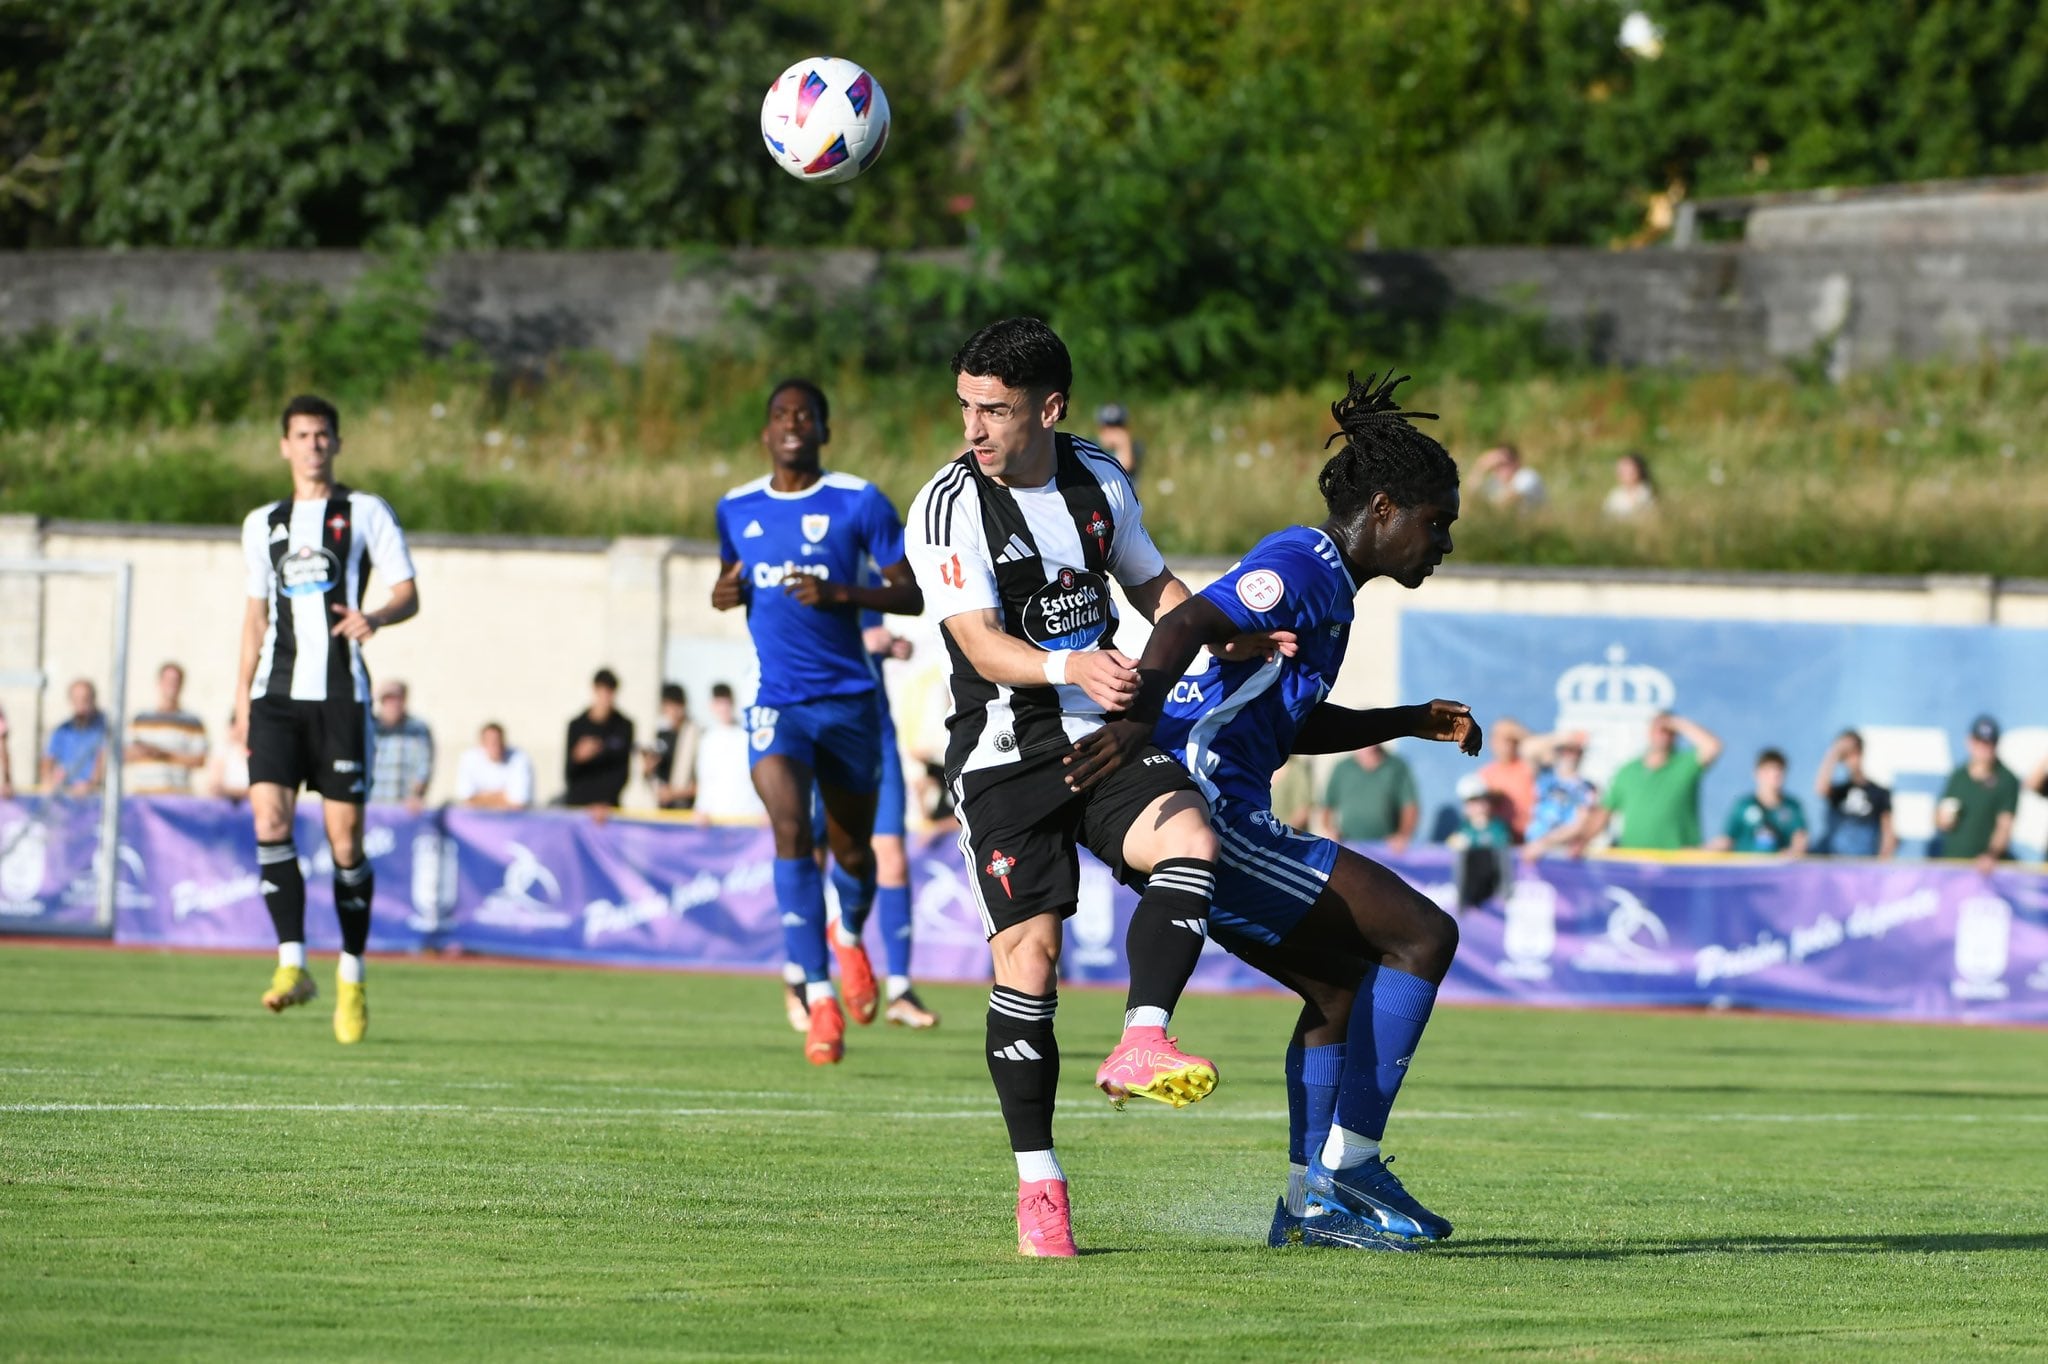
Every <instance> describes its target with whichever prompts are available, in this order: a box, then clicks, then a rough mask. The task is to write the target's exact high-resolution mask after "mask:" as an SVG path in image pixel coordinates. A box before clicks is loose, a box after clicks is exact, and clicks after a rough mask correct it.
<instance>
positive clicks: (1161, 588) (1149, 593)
mask: <svg viewBox="0 0 2048 1364" xmlns="http://www.w3.org/2000/svg"><path fill="white" fill-rule="evenodd" d="M1193 595H1194V594H1193V593H1191V592H1189V591H1188V585H1187V584H1186V583H1184V582H1182V581H1181V580H1180V579H1179V578H1176V577H1174V576H1173V570H1172V569H1170V568H1166V569H1161V570H1160V571H1159V574H1158V576H1156V577H1153V578H1148V579H1147V580H1145V581H1144V582H1141V583H1139V584H1137V585H1136V586H1133V587H1126V588H1124V596H1126V597H1128V598H1129V599H1130V603H1131V609H1133V610H1134V611H1136V612H1137V613H1138V614H1139V615H1141V616H1143V617H1144V618H1145V619H1146V620H1148V621H1150V622H1152V623H1153V624H1154V625H1157V624H1158V623H1159V618H1160V617H1161V616H1163V615H1170V614H1172V613H1173V612H1174V611H1177V610H1179V609H1180V606H1181V604H1182V603H1183V602H1185V601H1187V599H1188V598H1189V597H1191V596H1193ZM1231 633H1233V634H1235V633H1236V631H1232V632H1231ZM1188 657H1189V658H1190V659H1192V658H1193V657H1194V655H1193V654H1190V655H1188ZM1182 666H1183V667H1185V666H1186V665H1185V664H1183V665H1182ZM1174 676H1176V677H1178V676H1180V674H1179V673H1175V674H1174Z"/></svg>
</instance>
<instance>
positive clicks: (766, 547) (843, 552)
mask: <svg viewBox="0 0 2048 1364" xmlns="http://www.w3.org/2000/svg"><path fill="white" fill-rule="evenodd" d="M830 418H831V408H830V406H829V404H828V403H827V402H826V400H825V394H824V392H823V391H822V390H821V389H819V387H818V386H817V385H816V384H814V383H811V382H810V381H809V380H807V379H789V380H785V381H784V382H782V383H781V384H778V385H776V387H775V390H774V391H773V392H772V393H770V394H769V395H768V421H767V424H766V425H765V426H764V427H763V428H762V430H761V443H762V445H763V446H765V447H766V448H767V451H768V459H769V464H770V472H769V473H768V474H767V475H766V476H765V477H762V478H758V479H756V480H754V481H753V482H752V483H747V484H743V485H741V486H740V487H737V488H734V489H733V490H732V491H731V492H729V493H727V494H726V495H725V496H724V497H722V498H720V499H719V503H718V516H717V520H718V554H719V560H720V572H719V575H718V582H717V583H716V585H714V586H713V588H712V591H711V605H712V606H713V607H715V608H716V609H718V610H720V611H730V610H732V609H733V608H734V607H737V606H744V607H745V608H746V612H747V629H748V632H749V633H751V634H752V635H753V637H754V652H755V655H756V657H757V658H758V660H759V662H760V672H761V686H760V690H759V691H758V692H757V693H756V695H755V697H754V704H753V705H752V706H750V707H748V709H747V716H746V719H747V741H748V748H749V759H750V762H751V765H752V772H753V777H754V789H755V790H756V791H757V792H759V793H760V796H761V804H762V805H763V806H765V807H766V808H767V810H768V819H769V823H770V824H771V825H772V826H773V829H774V834H775V900H776V905H777V907H778V909H779V910H780V911H781V915H782V933H783V946H784V950H785V951H786V952H787V954H788V957H789V960H790V961H792V962H794V963H796V964H797V965H798V966H800V967H801V968H802V969H803V973H804V996H805V1004H806V1006H807V1007H808V1010H809V1013H810V1020H809V1027H808V1028H807V1029H806V1031H805V1036H804V1054H805V1056H807V1057H808V1058H809V1059H810V1061H811V1062H812V1063H813V1064H814V1065H830V1064H832V1063H833V1062H836V1061H838V1060H839V1059H840V1058H841V1057H842V1056H843V1055H845V1036H846V1018H845V1014H844V1013H842V1011H841V1009H840V1004H839V996H838V994H837V992H836V991H835V990H834V989H833V986H832V979H831V973H830V965H829V957H830V955H831V954H830V953H828V950H827V934H826V926H825V883H824V876H823V873H822V872H821V871H820V870H819V868H818V863H817V861H816V860H815V859H814V857H813V856H812V848H813V842H812V835H811V793H812V788H813V785H814V784H815V786H816V789H817V792H818V794H819V795H820V796H821V797H822V798H823V800H824V804H825V833H826V841H827V843H828V844H829V845H830V848H831V852H832V860H833V863H834V865H835V870H834V872H833V878H834V887H835V889H836V890H837V891H838V894H839V903H840V906H841V912H842V913H843V914H846V915H847V916H849V917H848V924H849V927H850V928H851V930H852V932H853V934H854V939H853V945H851V946H850V947H849V946H845V945H840V950H839V951H838V953H837V955H838V958H839V968H840V980H841V983H842V984H843V985H844V986H845V990H846V1007H847V1010H848V1011H850V1012H851V1013H852V1014H853V1016H854V1018H855V1020H856V1021H858V1022H862V1023H871V1022H873V1021H874V1017H875V1008H876V990H875V975H874V968H873V967H872V966H871V965H870V964H869V962H868V959H867V953H866V952H865V951H864V950H862V949H861V947H860V946H859V936H858V935H859V928H860V924H861V923H862V922H863V921H864V920H865V918H866V916H867V912H868V909H869V907H870V906H871V905H872V904H873V903H874V898H875V859H874V853H873V851H872V849H871V847H870V843H869V840H870V838H871V836H872V834H873V830H874V821H875V797H876V792H877V791H878V790H879V788H880V787H881V783H882V742H881V734H882V720H881V713H880V712H881V699H880V698H881V690H880V679H879V677H878V676H877V674H876V671H875V667H874V663H873V660H871V659H870V658H869V657H868V651H867V647H866V645H865V644H863V643H862V640H861V619H860V613H861V612H862V611H863V610H872V611H888V612H893V613H894V614H897V615H916V614H917V613H918V612H920V611H922V610H923V609H924V594H923V593H922V592H920V591H919V590H918V586H917V581H916V579H915V578H914V577H913V576H912V574H911V571H910V565H909V564H908V563H907V562H905V560H904V557H903V522H902V519H901V518H900V517H898V516H897V514H896V509H895V507H893V506H891V505H890V503H889V499H888V498H887V497H885V496H884V495H883V494H882V492H881V490H880V489H878V488H876V487H875V486H874V485H873V484H871V483H869V482H867V481H866V480H865V479H859V478H855V477H854V476H852V475H851V474H843V473H832V472H827V471H826V469H825V468H824V466H823V464H822V463H821V462H820V455H821V452H822V450H823V448H824V446H825V443H826V442H827V441H829V440H830V439H831V427H830ZM870 563H872V564H876V565H879V566H880V573H881V579H882V581H881V583H880V584H879V585H877V586H870V585H868V584H866V583H864V582H863V581H862V578H861V573H862V568H863V566H864V565H866V564H870Z"/></svg>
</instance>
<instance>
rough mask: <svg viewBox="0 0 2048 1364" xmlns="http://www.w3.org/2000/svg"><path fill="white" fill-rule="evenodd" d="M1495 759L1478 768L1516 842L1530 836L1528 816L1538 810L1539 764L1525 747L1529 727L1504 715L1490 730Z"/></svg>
mask: <svg viewBox="0 0 2048 1364" xmlns="http://www.w3.org/2000/svg"><path fill="white" fill-rule="evenodd" d="M1486 737H1487V741H1488V743H1489V744H1490V745H1491V747H1492V748H1493V761H1492V762H1490V763H1488V764H1486V766H1484V767H1482V768H1480V769H1479V774H1478V775H1479V777H1480V779H1481V780H1482V781H1484V782H1485V783H1486V789H1487V790H1489V791H1491V792H1493V800H1494V804H1495V805H1496V807H1497V808H1498V813H1499V814H1500V816H1501V818H1502V819H1503V820H1505V821H1506V823H1507V826H1508V829H1509V831H1510V832H1512V833H1513V834H1514V836H1515V841H1516V842H1517V843H1519V842H1521V841H1522V839H1523V838H1525V837H1526V836H1527V832H1528V828H1529V816H1530V814H1531V813H1532V812H1533V811H1534V810H1535V809H1536V767H1535V765H1534V764H1533V763H1531V762H1530V761H1529V756H1528V754H1527V753H1526V752H1524V749H1525V748H1526V747H1527V745H1528V743H1529V738H1530V735H1529V730H1528V727H1527V726H1526V725H1524V724H1522V723H1521V722H1520V721H1519V720H1515V719H1513V718H1511V717H1507V716H1503V717H1502V718H1501V719H1500V720H1499V721H1498V722H1496V723H1495V724H1494V726H1493V728H1492V729H1490V730H1488V731H1487V735H1486Z"/></svg>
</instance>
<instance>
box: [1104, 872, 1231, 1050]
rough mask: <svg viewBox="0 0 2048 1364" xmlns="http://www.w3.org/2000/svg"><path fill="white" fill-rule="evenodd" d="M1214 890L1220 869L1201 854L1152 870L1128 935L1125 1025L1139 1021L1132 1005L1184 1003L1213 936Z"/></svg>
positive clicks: (1165, 1007)
mask: <svg viewBox="0 0 2048 1364" xmlns="http://www.w3.org/2000/svg"><path fill="white" fill-rule="evenodd" d="M1215 890H1216V868H1215V866H1214V864H1213V863H1210V862H1206V861H1204V860H1202V859H1201V858H1199V857H1169V858H1167V859H1166V860H1165V861H1163V862H1161V863H1160V864H1159V865H1158V866H1156V867H1154V868H1153V869H1152V875H1151V876H1150V877H1149V878H1148V879H1147V880H1146V882H1145V893H1144V894H1143V895H1141V896H1139V897H1138V908H1137V911H1136V912H1135V913H1133V914H1132V915H1131V927H1130V931H1129V932H1128V933H1126V934H1125V935H1124V956H1125V959H1126V960H1128V961H1129V962H1130V970H1131V990H1130V993H1129V994H1128V995H1126V996H1125V997H1124V1008H1125V1010H1126V1013H1125V1017H1124V1026H1125V1027H1129V1026H1130V1025H1131V1023H1132V1022H1133V1021H1135V1020H1134V1019H1133V1018H1132V1016H1131V1014H1130V1011H1131V1010H1136V1009H1163V1010H1164V1011H1166V1012H1167V1013H1169V1014H1171V1013H1172V1012H1173V1006H1174V1005H1176V1004H1178V1003H1180V992H1181V990H1182V989H1183V988H1184V987H1185V986H1186V985H1187V983H1188V977H1189V976H1191V975H1193V974H1194V971H1195V963H1196V962H1197V961H1199V960H1200V959H1201V956H1202V944H1203V943H1204V942H1206V941H1207V940H1208V936H1209V897H1210V896H1211V895H1213V894H1214V893H1215ZM1160 1026H1162V1027H1163V1026H1164V1024H1161V1025H1160Z"/></svg>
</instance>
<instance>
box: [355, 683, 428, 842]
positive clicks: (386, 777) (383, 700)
mask: <svg viewBox="0 0 2048 1364" xmlns="http://www.w3.org/2000/svg"><path fill="white" fill-rule="evenodd" d="M410 699H411V694H410V693H409V692H408V691H407V690H406V686H405V683H403V682H397V681H392V682H385V683H382V684H380V685H379V686H378V688H377V710H376V714H375V717H374V718H373V719H372V720H371V722H370V732H371V736H372V737H373V738H374V739H375V741H376V742H375V743H374V744H373V745H372V747H371V755H372V756H371V760H370V799H371V801H373V802H376V803H379V804H386V805H398V804H403V805H404V806H405V808H406V809H408V810H410V811H412V812H413V813H414V814H418V813H419V812H420V810H421V808H422V807H424V806H425V805H426V803H427V783H428V782H429V781H431V780H433V777H434V731H433V730H431V729H429V728H427V722H426V721H424V720H422V719H420V718H419V717H418V716H416V715H414V714H412V713H411V712H410V711H409V710H407V709H406V703H407V701H409V700H410Z"/></svg>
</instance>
